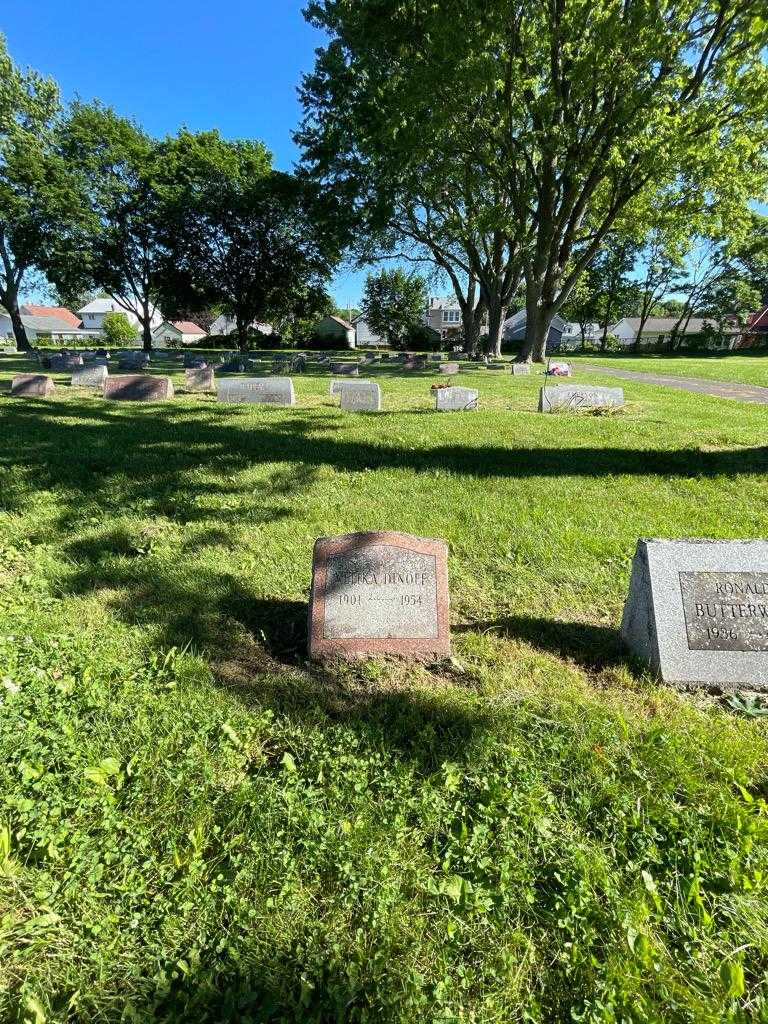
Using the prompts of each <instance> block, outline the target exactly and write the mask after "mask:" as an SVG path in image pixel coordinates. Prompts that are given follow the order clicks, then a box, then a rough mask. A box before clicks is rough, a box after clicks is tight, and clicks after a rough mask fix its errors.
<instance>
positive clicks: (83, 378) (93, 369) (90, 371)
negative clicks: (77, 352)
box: [72, 363, 109, 390]
mask: <svg viewBox="0 0 768 1024" xmlns="http://www.w3.org/2000/svg"><path fill="white" fill-rule="evenodd" d="M108 376H109V373H108V370H107V368H106V366H104V365H103V364H101V363H99V364H98V365H97V364H95V363H89V364H88V365H87V366H81V367H79V368H78V369H76V370H73V371H72V387H73V388H96V389H97V390H101V388H102V387H103V386H104V381H105V380H106V379H107V377H108Z"/></svg>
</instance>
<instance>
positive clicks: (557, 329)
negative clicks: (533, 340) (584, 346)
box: [502, 309, 565, 353]
mask: <svg viewBox="0 0 768 1024" xmlns="http://www.w3.org/2000/svg"><path fill="white" fill-rule="evenodd" d="M527 328H528V314H527V312H526V311H525V310H524V309H521V310H519V311H518V312H517V313H515V314H514V315H513V316H511V317H509V319H508V320H505V321H504V327H503V328H502V341H503V342H504V343H505V344H507V345H512V346H516V345H521V344H522V343H523V342H524V341H525V334H526V330H527ZM564 330H565V320H563V318H562V317H561V316H554V317H553V318H552V323H551V324H550V325H549V334H548V336H547V352H548V353H550V352H559V351H560V348H561V343H562V338H563V331H564Z"/></svg>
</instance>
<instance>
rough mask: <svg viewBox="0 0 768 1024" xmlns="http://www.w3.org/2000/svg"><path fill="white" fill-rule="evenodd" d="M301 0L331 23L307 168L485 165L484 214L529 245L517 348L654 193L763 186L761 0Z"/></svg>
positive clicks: (354, 171)
mask: <svg viewBox="0 0 768 1024" xmlns="http://www.w3.org/2000/svg"><path fill="white" fill-rule="evenodd" d="M307 14H308V17H309V18H310V20H311V21H312V22H313V24H315V25H316V26H317V27H319V28H320V29H323V30H325V31H326V32H327V33H328V34H329V36H330V40H329V42H328V43H327V45H326V46H325V47H323V48H322V49H321V50H320V52H319V54H318V58H317V63H316V67H315V71H314V73H313V74H312V75H311V76H309V77H308V78H307V79H306V80H305V83H304V91H303V100H304V106H305V112H306V114H305V120H304V124H303V127H302V133H301V140H302V143H303V145H304V147H305V151H306V155H307V159H308V161H309V164H310V166H314V167H316V168H317V169H319V173H320V174H321V175H322V176H323V177H324V178H325V180H334V181H336V182H337V183H338V184H339V187H340V188H341V189H342V190H344V189H347V188H348V187H350V188H351V186H352V185H354V182H355V181H359V180H360V179H361V178H362V177H363V176H364V172H365V169H367V170H368V172H369V175H370V179H371V180H372V181H373V182H374V183H375V182H376V181H378V180H379V179H380V180H382V181H383V182H384V183H385V186H387V187H388V183H389V182H390V181H391V180H393V178H394V177H395V176H396V175H397V174H398V173H399V174H400V175H402V176H403V177H404V178H406V179H407V178H408V176H409V174H410V169H411V168H412V167H413V166H414V161H418V162H419V163H420V164H423V163H424V162H425V161H429V160H430V159H431V158H432V157H433V156H434V158H435V159H436V160H437V161H438V162H443V161H444V160H446V159H448V158H451V159H453V160H454V161H455V162H456V164H457V165H458V166H469V167H471V168H473V169H474V172H475V173H478V174H482V175H483V176H484V181H485V185H486V190H487V194H489V195H492V196H494V197H495V201H494V202H493V203H492V204H491V205H490V207H489V212H490V217H489V220H490V221H491V222H493V221H496V222H497V224H498V227H499V228H500V229H501V230H503V232H504V234H505V236H506V237H507V239H508V241H509V243H510V244H511V245H513V246H514V248H515V250H516V251H519V253H520V259H521V267H522V273H523V276H524V279H525V284H526V308H527V318H528V334H527V338H526V343H525V346H524V350H523V358H531V357H533V358H536V359H542V358H543V356H544V350H545V345H546V338H547V335H548V329H549V324H550V322H551V319H552V317H553V316H554V314H555V313H557V312H558V311H559V309H560V308H561V307H562V305H563V303H564V302H565V301H566V300H567V298H568V296H569V294H570V291H571V289H572V288H573V287H574V285H575V283H576V281H578V279H579V277H580V276H581V275H582V273H583V272H584V270H585V268H586V267H588V266H589V265H590V263H591V262H592V260H593V258H594V256H595V255H596V253H597V252H598V250H599V249H600V247H601V246H602V244H603V243H604V241H605V239H606V238H607V237H608V236H609V235H610V233H611V232H612V231H613V230H614V229H615V227H616V225H617V223H618V221H619V220H620V218H621V216H622V214H623V212H624V211H625V210H626V208H627V207H628V206H629V205H631V204H632V203H633V202H634V201H635V200H636V199H637V197H638V196H639V195H641V193H643V191H644V190H646V189H648V188H653V189H656V188H658V187H659V186H660V185H661V184H662V183H663V182H671V181H674V180H675V179H676V178H678V177H680V176H695V177H696V178H697V180H699V181H701V182H705V183H706V184H705V187H706V188H708V189H710V190H716V191H717V190H720V189H730V190H732V191H736V190H740V191H741V192H742V193H743V194H744V197H745V198H746V197H747V196H748V195H749V194H750V190H752V189H753V187H754V186H753V175H754V172H755V169H756V165H757V164H758V163H759V162H760V160H761V158H762V155H763V154H762V149H763V148H764V144H763V138H764V135H765V124H766V114H767V112H768V74H766V67H765V64H764V61H763V57H762V51H763V48H764V47H765V45H766V43H768V19H766V18H765V5H764V0H742V2H740V3H738V4H734V3H732V2H731V0H684V2H678V0H675V2H674V3H672V2H669V3H659V2H651V0H551V2H548V3H530V2H524V0H443V2H441V3H440V4H436V3H434V2H433V0H311V2H310V3H309V5H308V8H307ZM457 41H459V45H457ZM332 154H336V156H335V157H334V158H332ZM361 168H362V170H361ZM449 187H452V186H449ZM352 191H354V190H352ZM500 211H507V212H506V214H505V215H504V216H500Z"/></svg>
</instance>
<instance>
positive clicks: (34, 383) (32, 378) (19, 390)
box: [11, 373, 56, 398]
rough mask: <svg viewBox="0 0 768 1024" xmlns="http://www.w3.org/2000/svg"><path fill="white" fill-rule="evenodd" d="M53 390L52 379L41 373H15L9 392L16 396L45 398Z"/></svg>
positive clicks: (54, 388)
mask: <svg viewBox="0 0 768 1024" xmlns="http://www.w3.org/2000/svg"><path fill="white" fill-rule="evenodd" d="M55 390H56V385H55V384H54V383H53V379H52V378H51V377H47V376H46V375H45V374H43V373H17V374H16V376H15V377H14V378H13V380H12V381H11V394H12V395H16V397H17V398H45V397H46V396H47V395H52V394H53V392H54V391H55Z"/></svg>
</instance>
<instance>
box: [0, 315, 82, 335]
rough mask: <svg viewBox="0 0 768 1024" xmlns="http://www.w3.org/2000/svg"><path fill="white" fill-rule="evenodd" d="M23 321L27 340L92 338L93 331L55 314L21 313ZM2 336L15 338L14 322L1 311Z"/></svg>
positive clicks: (0, 326) (0, 333)
mask: <svg viewBox="0 0 768 1024" xmlns="http://www.w3.org/2000/svg"><path fill="white" fill-rule="evenodd" d="M21 322H22V324H23V325H24V330H25V331H26V334H27V341H36V340H37V339H38V338H50V339H51V340H52V341H83V340H85V339H92V338H93V332H92V331H84V330H82V329H81V328H79V327H73V326H72V325H71V324H70V323H69V321H68V320H60V319H59V318H58V317H55V316H26V315H25V314H24V313H22V314H21ZM0 337H3V338H11V339H12V338H13V337H14V334H13V324H12V323H11V318H10V316H9V315H8V313H0Z"/></svg>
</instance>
